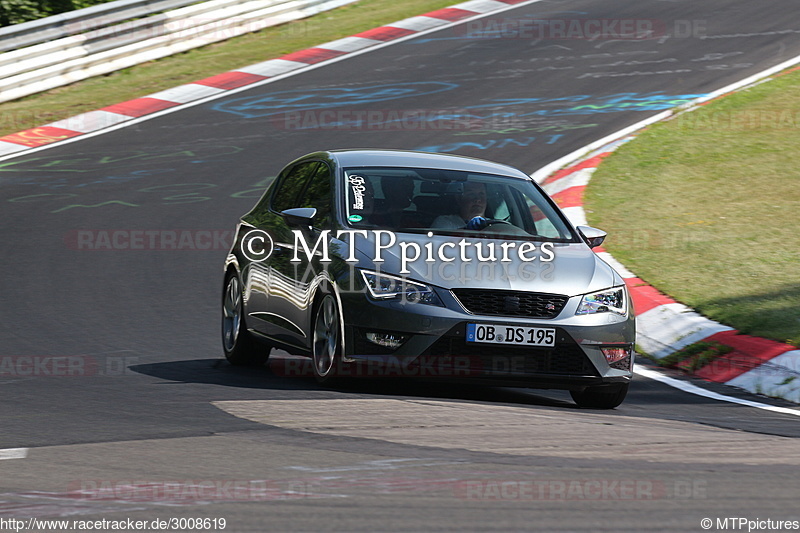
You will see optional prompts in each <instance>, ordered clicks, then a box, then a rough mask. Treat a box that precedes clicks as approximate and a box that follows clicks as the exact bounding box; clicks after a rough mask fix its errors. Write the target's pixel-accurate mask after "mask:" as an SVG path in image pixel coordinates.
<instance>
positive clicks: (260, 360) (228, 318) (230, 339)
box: [222, 273, 270, 366]
mask: <svg viewBox="0 0 800 533" xmlns="http://www.w3.org/2000/svg"><path fill="white" fill-rule="evenodd" d="M241 287H242V286H241V283H240V282H239V277H238V276H237V275H236V274H234V273H230V274H228V276H227V277H226V278H225V290H224V291H223V293H222V349H223V351H224V352H225V359H227V360H228V362H229V363H230V364H232V365H237V366H257V365H263V364H264V363H265V362H266V361H267V359H268V358H269V352H270V347H269V346H265V345H262V344H260V343H258V342H257V341H256V340H255V339H253V336H252V335H251V334H250V333H249V332H248V331H247V326H246V325H245V321H244V305H243V302H242V288H241Z"/></svg>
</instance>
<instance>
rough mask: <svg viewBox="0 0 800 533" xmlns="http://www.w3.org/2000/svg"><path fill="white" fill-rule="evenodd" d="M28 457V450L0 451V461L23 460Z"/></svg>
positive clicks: (11, 449) (8, 449)
mask: <svg viewBox="0 0 800 533" xmlns="http://www.w3.org/2000/svg"><path fill="white" fill-rule="evenodd" d="M26 457H28V448H6V449H4V450H0V461H3V460H5V459H25V458H26Z"/></svg>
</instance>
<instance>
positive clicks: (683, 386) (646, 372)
mask: <svg viewBox="0 0 800 533" xmlns="http://www.w3.org/2000/svg"><path fill="white" fill-rule="evenodd" d="M633 371H634V373H635V374H639V375H640V376H644V377H646V378H650V379H652V380H655V381H658V382H660V383H663V384H664V385H668V386H670V387H673V388H675V389H678V390H682V391H683V392H688V393H689V394H694V395H696V396H702V397H704V398H710V399H712V400H719V401H721V402H729V403H738V404H739V405H745V406H747V407H754V408H756V409H763V410H765V411H772V412H774V413H781V414H784V415H794V416H800V409H791V408H789V407H778V406H777V405H769V404H766V403H760V402H754V401H751V400H744V399H742V398H735V397H733V396H726V395H724V394H720V393H718V392H713V391H710V390H706V389H704V388H702V387H698V386H697V385H694V384H692V383H689V382H688V381H681V380H680V379H675V378H671V377H669V376H665V375H664V374H662V373H661V372H659V371H657V370H652V369H650V368H642V367H641V366H638V367H635V368H634V370H633Z"/></svg>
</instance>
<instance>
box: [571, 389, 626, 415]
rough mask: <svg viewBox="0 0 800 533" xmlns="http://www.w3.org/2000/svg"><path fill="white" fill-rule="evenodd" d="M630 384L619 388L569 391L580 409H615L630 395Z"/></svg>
mask: <svg viewBox="0 0 800 533" xmlns="http://www.w3.org/2000/svg"><path fill="white" fill-rule="evenodd" d="M628 386H629V384H628V383H625V384H624V385H621V386H619V387H617V388H611V387H588V388H586V389H584V390H582V391H574V390H573V391H569V393H570V395H571V396H572V399H573V400H575V403H576V404H578V407H585V408H588V409H613V408H615V407H617V406H619V405H620V404H621V403H622V402H623V401H624V400H625V396H627V395H628Z"/></svg>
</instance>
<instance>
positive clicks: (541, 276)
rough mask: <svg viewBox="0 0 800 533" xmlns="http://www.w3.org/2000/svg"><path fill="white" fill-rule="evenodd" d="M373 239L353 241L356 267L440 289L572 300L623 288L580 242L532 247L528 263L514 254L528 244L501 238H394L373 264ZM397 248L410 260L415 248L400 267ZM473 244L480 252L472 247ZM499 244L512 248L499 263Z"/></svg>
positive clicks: (385, 236) (611, 271) (409, 235)
mask: <svg viewBox="0 0 800 533" xmlns="http://www.w3.org/2000/svg"><path fill="white" fill-rule="evenodd" d="M378 236H379V235H376V234H374V233H373V232H369V233H368V236H367V237H366V238H365V237H362V236H357V237H356V257H357V258H358V260H359V262H358V264H357V266H358V267H360V268H364V269H368V270H374V271H380V272H384V273H386V274H393V275H400V276H403V277H406V278H409V279H411V280H416V281H421V282H424V283H429V284H432V285H436V286H438V287H442V288H445V289H455V288H459V287H470V288H491V289H507V290H520V291H530V292H543V293H551V294H563V295H566V296H576V295H578V294H584V293H588V292H593V291H598V290H602V289H606V288H608V287H613V286H616V285H621V284H622V283H623V280H622V278H621V277H620V276H619V274H617V273H616V271H614V269H613V268H611V267H610V266H609V265H608V264H607V263H605V262H604V261H602V260H601V259H600V258H599V257H597V255H595V253H594V252H592V250H591V249H590V248H589V247H588V246H587V245H586V244H584V243H547V246H552V248H551V250H552V254H550V253H542V251H541V249H540V248H541V245H542V244H543V243H542V242H533V243H532V244H534V245H535V246H536V251H535V252H530V251H528V253H526V254H524V255H525V257H526V258H528V259H530V258H534V259H533V260H532V261H524V260H522V259H521V258H520V256H519V253H518V249H519V247H520V246H521V245H522V244H523V243H525V242H529V241H522V240H515V239H509V238H507V237H505V238H502V237H501V238H496V239H495V238H480V237H477V236H475V237H473V236H469V237H460V236H459V237H453V236H444V235H434V236H432V237H428V236H427V235H420V234H412V233H397V234H395V236H396V242H395V244H394V245H392V246H390V247H388V248H385V249H382V250H381V251H380V258H382V259H383V261H382V262H376V261H374V259H375V258H376V254H375V251H376V237H378ZM381 239H382V240H381V242H382V243H384V244H386V243H387V242H388V240H389V236H388V234H383V236H382V237H381ZM462 240H464V241H466V243H468V246H465V247H464V257H465V258H466V259H467V261H461V259H460V254H461V248H460V247H459V241H462ZM403 243H405V244H404V245H405V247H406V249H405V255H406V257H407V258H411V257H413V256H414V254H415V247H418V248H419V249H420V251H421V253H420V257H419V258H418V259H416V260H414V261H406V262H405V263H404V262H403V253H404V249H403V246H402V244H403ZM479 243H480V245H481V247H480V249H479V247H478V246H477V244H479ZM502 243H514V244H515V246H514V247H509V249H508V253H507V259H508V261H502V259H503V249H502V248H501V246H500V245H501V244H502ZM415 245H416V246H415ZM426 245H428V246H426ZM491 245H494V256H495V260H494V261H492V260H491V259H489V260H481V259H486V258H487V256H489V255H490V253H489V252H490V250H491ZM428 249H430V250H431V251H432V257H433V259H434V260H433V261H426V259H428V256H427V255H428ZM440 249H442V250H444V254H445V256H446V257H455V258H456V259H455V260H454V261H452V262H444V261H442V260H441V259H440V258H439V257H438V254H437V252H438V250H440ZM481 256H482V257H481ZM550 258H552V260H550V261H543V260H542V259H550ZM404 266H405V269H404V268H403V267H404ZM403 270H405V272H404V271H403Z"/></svg>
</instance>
